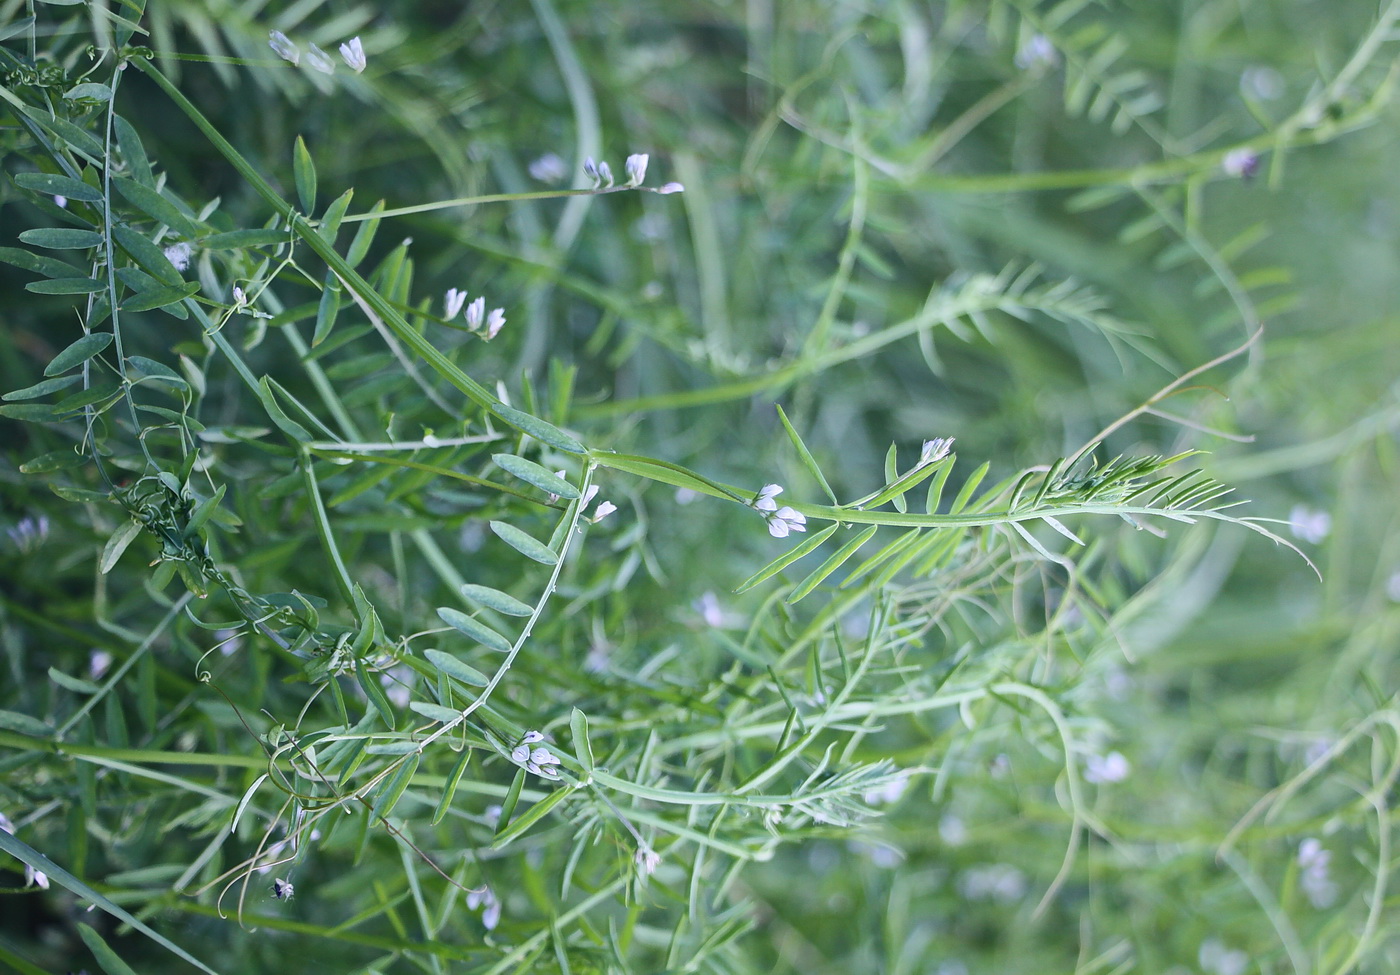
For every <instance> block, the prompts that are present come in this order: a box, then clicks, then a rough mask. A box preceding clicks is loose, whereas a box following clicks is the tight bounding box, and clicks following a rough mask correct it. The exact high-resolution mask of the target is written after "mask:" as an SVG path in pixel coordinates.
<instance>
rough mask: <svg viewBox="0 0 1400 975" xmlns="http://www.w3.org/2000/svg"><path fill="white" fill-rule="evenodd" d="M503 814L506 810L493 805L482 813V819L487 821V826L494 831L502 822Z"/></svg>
mask: <svg viewBox="0 0 1400 975" xmlns="http://www.w3.org/2000/svg"><path fill="white" fill-rule="evenodd" d="M503 812H505V810H504V809H503V808H502V807H501V806H500V805H499V804H496V803H492V804H491V805H489V806H487V807H486V808H485V809H483V810H482V811H481V818H482V819H484V820H486V825H487V826H490V827H492V828H493V829H494V828H495V826H496V824H497V823H499V822H500V821H501V813H503Z"/></svg>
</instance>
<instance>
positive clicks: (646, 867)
mask: <svg viewBox="0 0 1400 975" xmlns="http://www.w3.org/2000/svg"><path fill="white" fill-rule="evenodd" d="M632 860H633V862H635V863H636V864H637V869H639V870H641V871H642V873H643V874H645V875H646V876H648V877H650V876H651V875H652V874H654V873H656V868H657V867H659V866H661V854H660V853H657V852H656V851H655V850H653V849H652V848H651V847H649V846H639V847H638V848H637V852H636V854H635V855H634V856H633V857H632Z"/></svg>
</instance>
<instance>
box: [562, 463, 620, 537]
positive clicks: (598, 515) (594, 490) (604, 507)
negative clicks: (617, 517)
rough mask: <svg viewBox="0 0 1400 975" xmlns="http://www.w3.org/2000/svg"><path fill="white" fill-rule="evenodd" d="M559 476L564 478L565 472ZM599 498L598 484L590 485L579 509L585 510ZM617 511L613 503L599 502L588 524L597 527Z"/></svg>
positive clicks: (584, 493)
mask: <svg viewBox="0 0 1400 975" xmlns="http://www.w3.org/2000/svg"><path fill="white" fill-rule="evenodd" d="M559 476H560V477H563V476H564V472H563V471H560V472H559ZM597 496H598V485H596V484H590V485H588V490H587V491H584V492H583V500H582V501H580V502H579V509H580V510H582V509H584V508H587V507H588V505H589V504H590V503H591V502H592V501H593V499H594V498H595V497H597ZM616 510H617V505H615V504H613V503H612V502H611V501H599V502H598V507H596V508H594V509H593V517H591V518H589V519H588V522H589V524H592V525H596V524H598V522H600V521H602V520H603V519H604V518H606V517H607V516H608V515H610V514H612V513H613V512H614V511H616Z"/></svg>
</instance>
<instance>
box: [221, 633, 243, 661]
mask: <svg viewBox="0 0 1400 975" xmlns="http://www.w3.org/2000/svg"><path fill="white" fill-rule="evenodd" d="M214 639H215V640H218V641H219V652H220V653H221V654H223V655H224V656H225V657H227V656H230V655H232V654H235V653H237V652H238V651H239V648H241V647H242V646H243V634H242V633H240V632H239V631H238V630H234V629H228V628H225V629H222V630H215V631H214Z"/></svg>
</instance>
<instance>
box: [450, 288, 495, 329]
mask: <svg viewBox="0 0 1400 975" xmlns="http://www.w3.org/2000/svg"><path fill="white" fill-rule="evenodd" d="M443 304H444V305H445V306H446V311H447V314H446V315H445V316H444V317H446V318H447V320H448V321H451V320H452V319H454V318H456V317H457V316H458V315H459V314H461V312H462V307H463V306H464V305H465V306H466V309H467V314H466V319H467V328H468V329H469V330H470V331H472V332H475V333H477V334H478V335H480V336H481V337H482V338H484V339H485V340H486V341H488V342H489V341H491V340H492V339H494V338H495V337H496V333H497V332H499V331H500V330H501V328H502V326H504V325H505V323H506V310H505V309H504V308H492V309H491V313H490V314H489V315H488V314H487V313H486V299H485V298H484V297H481V296H478V297H477V298H476V300H474V301H473V302H472V303H471V304H467V293H466V292H465V291H458V290H457V289H456V288H448V289H447V294H446V296H445V297H444V301H443Z"/></svg>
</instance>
